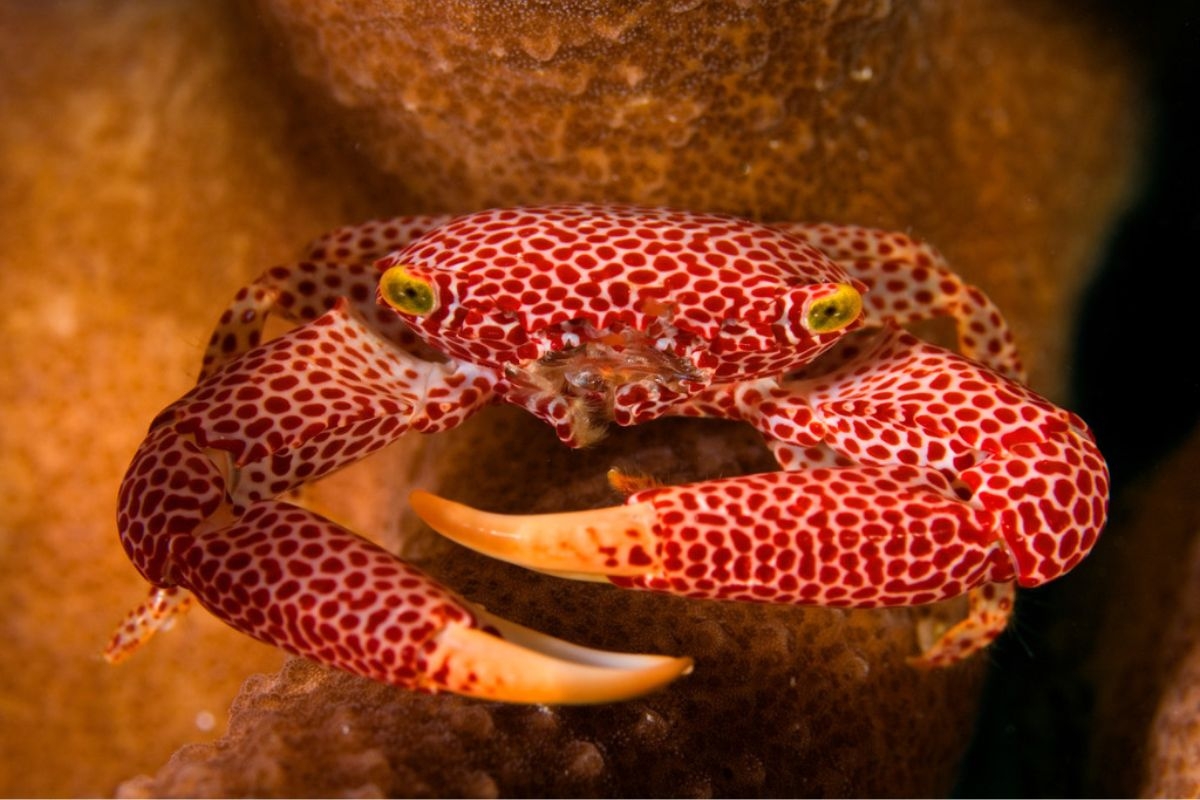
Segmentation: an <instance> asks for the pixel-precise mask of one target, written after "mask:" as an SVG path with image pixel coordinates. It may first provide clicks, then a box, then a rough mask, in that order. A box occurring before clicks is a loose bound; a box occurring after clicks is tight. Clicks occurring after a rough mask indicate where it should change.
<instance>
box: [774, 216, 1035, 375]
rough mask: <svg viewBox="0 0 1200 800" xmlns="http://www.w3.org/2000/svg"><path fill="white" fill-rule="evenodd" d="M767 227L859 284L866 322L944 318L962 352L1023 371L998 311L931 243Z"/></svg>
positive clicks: (810, 226) (799, 226) (877, 233)
mask: <svg viewBox="0 0 1200 800" xmlns="http://www.w3.org/2000/svg"><path fill="white" fill-rule="evenodd" d="M772 227H774V228H776V229H778V230H781V231H784V232H786V233H789V234H791V235H793V236H797V237H799V238H801V239H804V240H805V241H807V242H808V243H809V244H811V245H812V246H813V247H815V248H817V249H818V250H820V251H821V252H823V253H824V254H825V255H827V256H828V257H829V258H832V259H833V260H834V261H837V262H838V263H839V264H840V265H841V266H842V267H843V268H844V269H845V270H846V271H847V272H849V273H850V275H851V276H853V277H855V278H857V279H859V280H861V281H862V282H863V283H865V284H867V287H868V289H867V293H866V296H865V297H864V302H863V310H864V313H865V314H866V317H867V321H868V322H869V323H870V324H872V325H882V324H883V323H884V322H885V321H888V320H890V321H893V322H895V323H897V324H900V325H906V324H908V323H911V322H917V321H919V320H924V319H930V318H932V317H939V316H949V317H952V318H953V319H954V322H955V327H956V329H957V333H958V347H959V350H960V352H962V354H963V355H965V356H967V357H968V358H973V359H975V360H976V361H979V362H981V363H983V364H985V365H987V366H988V367H990V368H991V369H994V370H996V371H997V372H999V373H1000V374H1002V375H1005V376H1007V377H1009V378H1012V379H1013V380H1016V381H1020V382H1024V380H1025V368H1024V366H1022V363H1021V357H1020V354H1019V353H1018V352H1017V347H1016V343H1015V341H1014V340H1013V335H1012V331H1010V330H1009V327H1008V323H1007V322H1006V321H1005V319H1004V316H1003V315H1002V314H1001V313H1000V309H999V308H997V307H996V304H995V303H993V302H992V301H991V299H990V298H988V296H987V295H985V294H984V293H983V292H982V291H981V290H980V289H979V288H978V287H976V286H973V285H971V284H969V283H966V282H965V281H963V279H962V278H961V277H959V276H958V275H957V274H956V273H955V272H954V271H953V270H951V269H950V268H949V265H948V264H947V263H946V259H945V258H944V257H943V256H942V254H941V253H939V252H938V251H937V249H935V248H934V247H932V246H931V245H929V244H926V243H925V242H921V241H919V240H917V239H914V238H912V237H911V236H908V235H906V234H903V233H899V232H896V231H884V230H878V229H874V228H864V227H859V226H857V225H834V224H830V223H802V222H782V223H773V224H772Z"/></svg>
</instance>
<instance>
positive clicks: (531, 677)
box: [438, 612, 692, 705]
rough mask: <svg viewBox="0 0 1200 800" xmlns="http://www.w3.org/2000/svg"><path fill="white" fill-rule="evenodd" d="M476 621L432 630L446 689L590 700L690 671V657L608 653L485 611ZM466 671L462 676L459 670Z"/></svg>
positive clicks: (610, 699)
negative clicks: (444, 667)
mask: <svg viewBox="0 0 1200 800" xmlns="http://www.w3.org/2000/svg"><path fill="white" fill-rule="evenodd" d="M479 617H480V620H479V621H480V623H481V624H484V625H486V626H488V627H490V628H492V629H494V630H497V631H498V632H499V633H500V634H501V636H503V638H500V636H496V635H493V634H491V633H489V632H487V631H485V630H483V629H481V628H468V627H465V626H461V625H452V626H450V627H448V628H446V629H445V630H443V631H442V633H441V634H440V635H439V637H438V645H439V647H438V652H439V653H440V654H441V655H442V656H443V657H444V658H445V664H446V665H447V668H448V670H447V672H448V674H449V675H450V676H457V677H459V680H453V677H452V679H451V680H452V682H451V684H450V685H449V686H448V688H450V689H451V690H452V691H455V692H459V693H461V694H466V695H470V696H472V697H478V698H480V699H486V700H498V701H502V702H508V703H542V704H547V705H591V704H597V703H615V702H620V701H622V700H630V699H633V698H635V697H640V696H641V695H644V694H648V693H649V692H653V691H655V690H656V689H660V688H662V687H663V686H666V685H667V684H668V683H670V682H671V681H673V680H675V679H676V678H678V677H680V676H681V675H686V674H688V673H690V672H691V671H692V660H691V659H690V658H673V657H671V656H655V655H643V654H638V653H612V652H608V651H605V650H593V649H591V648H589V647H582V646H580V645H575V644H571V643H569V642H565V641H563V640H561V639H556V638H554V637H553V636H548V635H546V634H543V633H538V632H537V631H534V630H531V629H529V628H526V627H524V626H521V625H517V624H516V623H513V622H508V621H507V620H502V619H500V618H498V617H493V616H492V615H490V614H487V613H486V612H481V613H480V614H479ZM464 676H467V677H464Z"/></svg>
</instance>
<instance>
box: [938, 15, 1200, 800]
mask: <svg viewBox="0 0 1200 800" xmlns="http://www.w3.org/2000/svg"><path fill="white" fill-rule="evenodd" d="M1073 5H1075V6H1076V7H1077V8H1078V9H1079V11H1078V13H1080V14H1097V15H1103V24H1105V25H1108V26H1112V28H1113V29H1114V30H1115V31H1116V32H1118V33H1120V34H1121V35H1123V36H1125V37H1127V39H1128V41H1129V42H1130V44H1131V46H1132V47H1133V48H1135V50H1136V51H1138V53H1139V54H1140V55H1141V56H1142V57H1143V59H1144V62H1145V64H1146V65H1147V78H1148V79H1147V83H1146V90H1147V92H1148V93H1149V97H1148V98H1147V99H1148V101H1149V102H1148V104H1147V105H1148V108H1149V109H1150V113H1151V114H1152V115H1153V118H1152V120H1151V124H1150V129H1151V132H1150V136H1149V137H1148V139H1147V153H1146V157H1145V159H1146V160H1145V166H1144V170H1145V174H1144V184H1143V187H1142V190H1141V192H1140V194H1139V196H1138V199H1137V200H1136V201H1135V202H1134V204H1133V206H1132V207H1131V208H1130V210H1129V212H1128V213H1127V214H1126V215H1125V217H1124V219H1123V220H1122V221H1121V222H1120V224H1118V225H1117V226H1116V227H1115V228H1114V231H1113V236H1112V239H1111V243H1110V246H1109V248H1108V250H1107V252H1106V253H1105V255H1104V258H1103V263H1102V264H1100V265H1099V268H1098V270H1097V277H1096V280H1095V281H1094V282H1093V284H1092V286H1091V287H1090V288H1089V291H1088V293H1087V295H1086V297H1085V305H1084V309H1083V312H1082V314H1081V315H1080V319H1079V321H1078V325H1077V330H1076V342H1075V351H1074V359H1073V361H1074V371H1073V373H1072V376H1071V391H1072V397H1071V402H1070V403H1069V405H1070V407H1071V408H1072V409H1074V410H1076V411H1078V412H1079V414H1080V415H1081V416H1082V417H1083V418H1084V419H1086V420H1087V421H1088V423H1089V424H1090V425H1091V426H1092V428H1093V429H1094V431H1095V433H1096V436H1097V439H1098V441H1099V444H1100V447H1101V450H1102V451H1103V452H1104V453H1105V455H1106V457H1107V458H1108V461H1109V466H1110V468H1111V470H1112V477H1113V508H1114V512H1115V513H1114V514H1113V520H1114V522H1116V521H1117V519H1118V518H1119V516H1120V515H1121V511H1120V505H1121V502H1122V498H1123V497H1126V496H1127V495H1128V492H1129V490H1130V488H1131V487H1133V486H1136V485H1137V484H1138V483H1139V481H1140V480H1141V479H1143V478H1145V477H1146V476H1147V475H1148V474H1149V473H1150V472H1151V471H1152V470H1153V469H1154V467H1155V466H1156V465H1158V464H1159V463H1161V461H1162V460H1163V459H1164V458H1165V457H1166V456H1167V455H1168V454H1170V453H1171V451H1172V450H1173V449H1174V448H1175V447H1176V446H1177V445H1179V444H1180V443H1182V442H1183V441H1184V440H1186V438H1187V435H1188V432H1189V431H1190V430H1191V429H1192V428H1193V427H1194V426H1195V424H1196V422H1197V418H1198V417H1200V353H1198V350H1200V337H1198V336H1197V335H1196V323H1195V321H1196V320H1197V319H1200V293H1195V294H1194V292H1195V288H1194V287H1195V285H1196V278H1197V273H1200V125H1198V124H1197V123H1198V121H1200V114H1198V113H1197V103H1198V102H1200V92H1198V91H1197V84H1198V83H1200V80H1198V76H1200V2H1198V1H1197V0H1163V1H1162V2H1132V1H1125V0H1094V1H1093V2H1083V1H1082V0H1080V1H1079V2H1075V3H1073ZM1197 488H1198V489H1200V480H1198V481H1197ZM1101 544H1103V539H1102V540H1101ZM1085 566H1086V565H1085ZM1079 572H1080V574H1079V575H1072V576H1068V577H1067V578H1065V579H1064V580H1062V581H1058V582H1056V583H1053V584H1051V585H1050V586H1047V587H1045V588H1042V589H1035V590H1030V591H1025V592H1022V595H1021V599H1020V601H1019V605H1018V618H1017V623H1016V625H1015V626H1014V628H1015V630H1012V631H1010V632H1009V633H1008V634H1006V635H1005V637H1003V639H1002V640H1001V641H1000V642H998V643H997V645H996V646H995V647H994V648H993V652H992V653H991V658H992V669H991V673H990V676H989V680H988V686H987V690H986V696H985V702H984V709H983V713H982V715H981V717H980V719H979V722H978V726H977V733H976V736H975V740H974V742H973V743H972V746H971V749H970V751H969V753H968V756H967V758H966V759H965V761H964V764H963V769H962V773H961V775H960V779H959V784H958V786H957V788H956V791H955V794H956V795H957V796H960V797H1005V796H1008V797H1022V796H1024V797H1031V796H1032V797H1055V796H1058V797H1073V796H1093V795H1095V796H1105V795H1113V794H1122V793H1124V792H1129V791H1136V787H1121V786H1117V785H1113V784H1112V783H1111V781H1110V780H1109V777H1110V773H1107V772H1106V769H1105V765H1103V764H1099V765H1097V764H1094V763H1089V762H1090V759H1089V755H1090V754H1089V742H1090V740H1091V737H1092V734H1093V731H1094V725H1093V722H1094V710H1095V709H1094V699H1095V688H1094V686H1092V685H1090V684H1089V682H1088V679H1087V673H1086V664H1087V659H1088V653H1086V652H1085V653H1079V652H1071V651H1070V649H1071V647H1072V646H1073V645H1078V644H1079V643H1081V642H1083V643H1090V644H1091V645H1092V647H1095V646H1096V645H1095V643H1096V642H1097V641H1098V640H1100V639H1101V637H1102V631H1098V630H1080V628H1081V627H1084V628H1086V626H1087V625H1088V624H1089V623H1094V622H1096V621H1097V618H1098V616H1099V615H1098V614H1097V615H1093V616H1091V617H1090V618H1081V616H1080V613H1079V612H1080V605H1079V601H1078V599H1068V598H1072V597H1075V598H1077V597H1078V595H1079V594H1080V593H1082V594H1084V595H1086V594H1087V593H1089V592H1090V593H1092V595H1093V596H1095V594H1096V593H1097V589H1096V587H1095V585H1094V584H1095V583H1096V582H1097V581H1099V580H1102V579H1103V577H1104V575H1103V574H1097V571H1096V570H1093V572H1092V574H1088V572H1087V570H1080V571H1079ZM1112 591H1113V592H1119V591H1120V587H1112ZM1064 631H1065V634H1064ZM1031 643H1035V644H1036V646H1031ZM1108 644H1109V645H1110V646H1118V647H1119V646H1120V643H1119V642H1109V643H1108ZM1139 756H1140V753H1130V758H1137V757H1139Z"/></svg>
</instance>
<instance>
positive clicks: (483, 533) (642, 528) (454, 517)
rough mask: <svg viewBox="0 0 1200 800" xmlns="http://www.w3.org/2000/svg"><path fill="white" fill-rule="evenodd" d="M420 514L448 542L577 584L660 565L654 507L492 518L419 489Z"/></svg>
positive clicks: (414, 499)
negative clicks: (449, 540) (577, 581)
mask: <svg viewBox="0 0 1200 800" xmlns="http://www.w3.org/2000/svg"><path fill="white" fill-rule="evenodd" d="M409 503H410V504H411V505H412V508H413V510H414V511H415V512H417V516H419V517H420V518H421V519H423V520H425V523H426V524H427V525H429V527H431V528H433V529H434V530H435V531H437V532H438V533H440V534H442V535H443V536H445V537H446V538H448V539H452V540H453V541H455V542H458V543H459V544H461V545H463V546H464V547H469V548H471V549H472V550H475V551H477V552H480V553H483V554H484V555H487V556H490V557H492V558H495V559H499V560H500V561H507V562H509V563H510V564H516V565H518V566H521V567H525V568H527V569H533V570H537V571H538V572H545V573H548V574H551V575H559V576H562V577H569V578H573V579H576V580H594V581H603V580H605V579H606V578H607V577H610V576H611V577H636V576H643V575H646V574H648V573H651V572H653V571H654V568H655V566H656V564H657V556H656V555H655V553H656V552H657V547H656V539H657V537H656V535H655V528H656V524H657V512H656V511H655V509H654V506H653V505H651V504H650V503H636V502H635V503H629V504H627V505H620V506H611V507H609V508H597V509H591V510H587V511H567V512H562V513H557V514H529V515H520V514H493V513H490V512H487V511H480V510H478V509H475V508H471V507H470V506H466V505H463V504H462V503H455V502H454V501H452V500H447V499H445V498H443V497H438V496H437V495H434V494H430V493H429V492H422V491H415V492H413V493H412V494H411V495H410V496H409Z"/></svg>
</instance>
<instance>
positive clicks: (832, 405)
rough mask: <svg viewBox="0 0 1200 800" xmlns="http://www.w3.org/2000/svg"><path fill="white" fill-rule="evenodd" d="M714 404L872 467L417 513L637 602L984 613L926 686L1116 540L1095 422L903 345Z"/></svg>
mask: <svg viewBox="0 0 1200 800" xmlns="http://www.w3.org/2000/svg"><path fill="white" fill-rule="evenodd" d="M946 381H949V382H950V384H949V385H943V384H944V383H945V382H946ZM722 392H723V393H724V394H721V393H722ZM697 404H698V405H697V406H694V407H692V409H691V410H690V411H688V412H687V413H696V414H705V413H710V412H711V413H714V414H719V415H721V416H725V417H729V418H733V419H743V420H745V421H747V422H750V423H751V424H754V425H755V426H756V427H759V428H760V429H761V430H763V432H764V433H765V434H767V435H769V436H771V437H774V438H777V439H779V440H782V441H784V442H785V443H787V445H788V447H789V448H794V450H793V449H783V450H782V452H783V453H784V454H786V455H788V457H792V458H797V459H802V458H803V456H802V455H801V456H796V455H795V452H796V451H798V452H800V453H801V454H803V453H805V452H807V451H808V450H813V451H816V453H817V457H816V458H815V459H814V460H815V461H816V462H817V463H820V461H821V454H822V453H826V452H827V453H832V454H834V455H835V456H837V458H838V459H841V460H842V461H843V462H848V461H853V462H856V463H854V464H852V465H833V466H828V465H826V466H816V467H813V468H806V469H802V470H797V471H788V472H779V473H768V474H763V475H750V476H742V477H738V478H729V479H724V480H717V481H707V482H702V483H696V484H690V485H686V486H678V487H653V488H647V489H644V490H641V491H636V492H634V493H633V494H631V495H630V496H629V498H628V500H627V502H626V505H625V506H621V507H615V508H608V509H599V510H596V511H585V512H573V513H569V514H559V515H546V516H535V517H520V516H515V517H505V516H502V515H494V514H483V513H481V512H477V511H475V510H473V509H468V508H466V507H465V506H459V505H457V504H454V503H451V502H450V501H447V500H442V499H440V498H435V497H433V496H430V495H424V494H418V495H416V496H414V498H413V506H414V509H415V510H416V511H417V513H418V514H419V515H420V516H422V517H423V518H424V519H425V520H426V522H428V523H429V524H430V525H431V526H432V527H433V528H434V529H436V530H438V531H440V532H441V533H443V534H445V535H446V536H448V537H450V538H452V539H455V540H457V541H459V542H461V543H463V544H465V545H467V546H469V547H472V548H473V549H476V550H480V551H481V552H484V553H486V554H489V555H493V556H495V557H497V558H501V559H506V560H509V561H513V562H515V563H519V564H522V565H524V566H528V567H531V568H534V569H545V570H547V571H550V572H553V573H556V574H560V575H562V574H582V575H587V576H593V577H595V576H604V577H606V578H607V579H609V580H610V581H612V582H613V583H615V584H617V585H620V586H626V587H631V588H642V589H651V590H658V591H666V592H671V593H675V594H682V595H686V596H691V597H703V598H712V599H725V600H748V601H757V602H771V603H796V604H820V605H830V606H856V607H878V606H896V605H919V604H924V603H931V602H935V601H938V600H944V599H948V598H951V597H955V596H958V595H962V594H964V593H966V594H969V595H970V601H971V603H970V606H971V608H970V612H969V616H968V618H967V620H965V621H964V622H963V623H960V624H958V625H956V626H953V627H952V628H950V629H949V630H948V631H944V632H941V633H940V634H939V635H938V636H937V637H936V638H935V640H934V641H933V642H932V643H928V644H927V646H925V649H924V652H923V653H922V655H921V656H920V657H919V658H917V659H915V663H917V664H920V665H924V666H938V665H944V664H948V663H953V662H955V661H957V660H960V659H962V658H964V657H966V656H968V655H970V654H971V653H973V652H976V651H978V650H979V649H981V648H983V647H984V646H986V645H987V644H988V643H990V642H991V641H992V640H993V639H994V638H995V637H996V636H997V635H999V633H1001V632H1002V631H1003V630H1004V628H1005V626H1006V625H1007V622H1008V619H1009V615H1010V613H1011V609H1012V587H1011V585H1010V584H1011V582H1012V581H1013V580H1014V579H1017V580H1019V581H1020V582H1021V583H1022V584H1023V585H1029V586H1032V585H1037V584H1040V583H1042V582H1045V581H1047V580H1050V579H1052V578H1054V577H1056V576H1058V575H1060V574H1062V573H1063V572H1065V571H1067V570H1069V569H1071V568H1073V567H1074V566H1075V565H1076V564H1077V563H1078V562H1079V560H1080V559H1082V558H1083V557H1084V555H1086V553H1087V552H1088V551H1089V550H1090V549H1091V547H1092V545H1093V544H1094V543H1095V541H1096V538H1097V535H1098V533H1099V530H1100V529H1101V528H1102V527H1103V524H1104V518H1105V515H1106V498H1107V492H1108V489H1107V481H1108V477H1107V471H1106V469H1105V466H1104V462H1103V459H1102V458H1101V457H1100V454H1099V451H1098V450H1096V447H1095V444H1094V442H1093V441H1092V439H1091V436H1090V434H1089V433H1088V432H1087V429H1086V427H1085V426H1083V423H1082V422H1081V421H1079V420H1078V418H1077V417H1075V416H1074V415H1072V414H1070V413H1068V412H1066V411H1063V410H1061V409H1058V408H1056V407H1054V406H1053V405H1051V404H1050V403H1048V402H1046V401H1045V400H1043V399H1041V398H1039V397H1037V395H1035V394H1033V393H1032V392H1030V391H1029V390H1027V389H1024V388H1023V387H1021V386H1019V385H1018V384H1015V383H1012V382H1009V381H1006V380H1004V379H1003V378H1001V377H1000V376H998V375H995V374H994V373H991V372H990V371H988V370H986V369H984V368H982V367H980V366H979V365H978V364H975V363H974V362H971V361H968V360H966V359H964V358H962V357H960V356H957V355H956V354H953V353H950V352H948V351H945V350H942V349H940V348H936V347H934V346H932V345H929V344H927V343H924V342H921V341H920V340H917V339H916V338H914V337H912V336H911V335H908V334H906V333H903V332H901V331H898V330H896V329H888V330H886V331H885V332H884V333H883V334H881V335H880V336H879V337H878V338H877V340H876V342H875V345H874V346H873V347H871V348H868V350H867V352H865V353H864V354H863V355H862V358H861V361H859V362H852V363H850V364H848V365H846V366H845V367H843V368H841V369H839V370H838V371H835V372H834V373H831V374H830V375H827V376H823V377H822V378H819V379H814V380H812V381H796V382H791V383H788V384H777V383H773V382H770V381H756V382H752V383H748V384H743V385H741V386H736V387H729V388H724V389H716V390H714V392H713V395H712V396H711V397H704V396H701V397H699V398H698V400H697ZM981 409H986V410H988V413H987V414H983V413H980V411H981ZM822 448H824V449H822ZM801 463H802V462H801Z"/></svg>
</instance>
